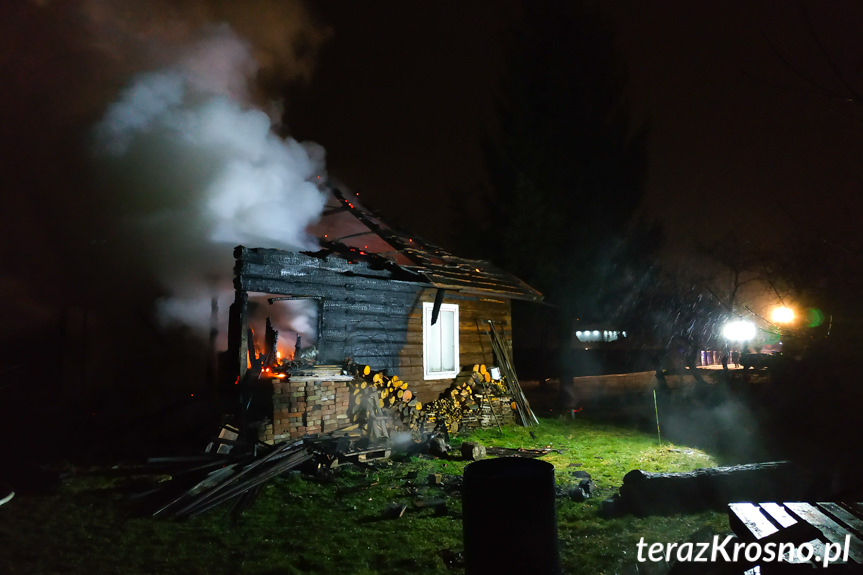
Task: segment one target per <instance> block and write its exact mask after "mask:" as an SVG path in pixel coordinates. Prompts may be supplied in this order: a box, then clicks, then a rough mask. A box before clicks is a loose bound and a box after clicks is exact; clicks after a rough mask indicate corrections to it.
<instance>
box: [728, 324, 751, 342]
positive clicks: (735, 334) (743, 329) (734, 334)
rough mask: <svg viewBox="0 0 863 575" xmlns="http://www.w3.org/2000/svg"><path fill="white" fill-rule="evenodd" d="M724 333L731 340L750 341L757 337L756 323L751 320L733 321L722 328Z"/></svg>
mask: <svg viewBox="0 0 863 575" xmlns="http://www.w3.org/2000/svg"><path fill="white" fill-rule="evenodd" d="M722 335H724V336H725V339H730V340H731V341H749V340H750V339H752V338H753V337H755V324H753V323H752V322H751V321H742V320H741V321H732V322H729V323H726V324H725V326H724V327H723V328H722Z"/></svg>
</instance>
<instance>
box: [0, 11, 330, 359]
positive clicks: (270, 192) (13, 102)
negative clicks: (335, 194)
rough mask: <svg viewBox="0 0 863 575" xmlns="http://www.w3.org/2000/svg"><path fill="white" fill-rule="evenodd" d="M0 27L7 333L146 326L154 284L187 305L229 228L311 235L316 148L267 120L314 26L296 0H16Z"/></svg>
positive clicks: (310, 66)
mask: <svg viewBox="0 0 863 575" xmlns="http://www.w3.org/2000/svg"><path fill="white" fill-rule="evenodd" d="M0 32H2V33H0V48H2V50H0V52H2V53H3V54H4V55H6V56H8V57H5V58H0V72H2V76H3V79H4V90H3V91H2V93H0V102H2V105H0V120H2V121H0V125H2V126H3V129H2V133H3V136H2V138H3V142H4V144H5V146H4V150H5V151H4V154H3V155H2V157H0V171H2V173H3V174H4V176H5V180H4V181H5V182H6V184H5V190H6V192H7V193H6V194H5V195H4V201H5V203H4V209H3V210H0V223H2V225H0V234H2V235H3V239H4V241H3V242H2V245H3V246H4V248H3V250H2V253H0V257H2V260H3V266H2V269H0V294H2V295H3V296H4V298H3V302H2V303H0V312H2V314H0V315H3V316H4V318H7V321H6V322H5V323H4V326H3V328H2V330H0V331H2V336H3V338H4V339H13V340H14V339H20V338H21V337H22V335H26V336H28V337H29V336H34V337H35V336H36V335H37V334H40V333H42V334H44V333H45V332H46V330H48V331H52V332H53V331H57V330H59V331H60V332H62V333H65V334H66V336H67V337H69V338H73V339H74V338H80V337H84V336H82V335H80V334H82V333H84V332H86V333H87V334H88V335H87V337H91V335H92V334H93V333H96V332H99V333H103V332H105V333H108V332H110V329H109V328H108V327H107V326H105V325H102V324H101V323H99V322H103V321H108V320H113V322H114V323H115V324H119V326H120V329H124V330H129V329H132V327H133V324H134V327H135V329H138V330H139V331H140V330H142V329H143V330H149V331H152V330H151V328H150V319H149V318H148V317H145V316H146V315H147V313H146V312H145V311H144V309H145V305H146V302H147V301H152V300H153V299H154V297H156V296H159V295H170V296H173V297H174V299H172V300H167V299H166V300H163V302H162V305H161V307H162V308H163V311H168V312H170V313H169V315H170V316H172V317H174V318H177V319H179V318H181V317H182V318H183V320H182V321H183V323H188V322H189V321H192V319H194V318H197V319H196V321H198V323H200V321H201V320H200V318H202V317H205V316H206V317H207V318H209V315H210V298H211V297H212V296H213V295H215V294H216V293H218V292H220V291H221V290H222V289H223V288H224V287H225V286H228V285H229V280H230V276H231V271H232V269H231V268H232V260H231V248H232V244H234V245H235V244H237V243H244V244H247V245H261V246H271V247H289V246H299V247H307V246H308V245H309V244H308V243H307V242H308V241H307V239H306V238H305V237H304V235H303V234H302V233H301V228H302V226H303V224H302V223H301V222H302V221H303V220H306V221H309V220H311V219H313V218H314V217H315V216H314V214H315V212H316V211H317V210H318V206H319V199H318V198H317V197H316V194H315V193H313V190H312V186H310V185H309V182H308V181H307V180H312V181H313V180H315V179H316V176H317V175H319V174H320V173H321V170H322V166H323V151H322V150H320V149H319V148H317V147H316V146H314V145H306V144H300V143H298V142H295V141H293V140H290V139H285V138H281V139H280V138H279V137H277V136H276V135H275V134H279V135H281V136H284V135H285V134H287V133H288V129H287V127H286V126H282V125H281V124H280V122H281V116H282V113H281V110H282V108H283V106H282V104H281V102H280V101H279V98H280V96H281V95H282V94H283V93H285V92H286V90H287V88H288V87H289V86H290V85H291V84H294V83H303V82H306V81H308V80H309V79H310V78H311V75H312V71H313V70H314V66H315V61H316V59H317V53H318V50H319V48H320V46H322V45H323V42H324V41H325V40H326V39H327V37H328V36H329V31H328V30H327V28H325V27H323V26H320V25H319V24H318V23H317V22H315V21H314V19H313V18H312V17H311V16H310V13H309V11H308V10H307V9H306V7H305V5H304V3H303V2H302V1H301V0H244V1H243V2H236V1H234V0H188V1H186V0H184V1H183V2H175V1H173V0H123V1H122V2H120V1H117V0H81V1H77V0H51V1H49V2H45V1H41V0H30V1H27V0H22V1H20V2H11V3H2V4H0ZM94 159H95V162H94ZM94 168H95V169H94ZM264 212H266V214H267V216H268V217H266V218H264V217H261V216H262V213H264ZM290 222H294V223H293V224H291V223H290ZM179 297H182V298H184V299H186V300H188V302H189V303H190V307H187V306H185V305H183V304H182V303H181V301H180V299H177V298H179ZM199 298H200V301H199ZM192 302H194V305H191V304H192ZM121 307H122V309H123V310H126V312H127V313H125V314H121V313H119V312H120V311H121ZM220 307H221V308H224V306H220ZM195 308H200V310H201V311H195ZM147 309H152V308H151V307H147ZM204 310H205V311H204ZM82 316H84V317H87V318H89V319H88V321H89V322H90V324H93V325H92V326H91V327H90V328H89V330H84V329H83V328H81V326H80V325H79V324H80V323H81V322H80V321H76V318H80V317H82ZM69 318H71V319H69ZM97 323H99V327H98V328H97V327H95V325H96V324H97ZM207 323H209V320H208V321H207ZM221 325H226V324H225V322H224V321H223V322H222V323H221ZM113 329H116V328H113ZM90 347H91V348H92V347H93V346H92V345H91V346H90Z"/></svg>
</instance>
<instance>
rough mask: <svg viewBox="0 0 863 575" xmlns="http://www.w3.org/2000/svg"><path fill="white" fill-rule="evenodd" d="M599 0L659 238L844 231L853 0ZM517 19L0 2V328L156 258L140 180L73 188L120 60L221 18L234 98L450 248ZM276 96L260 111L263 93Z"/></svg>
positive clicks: (148, 57) (862, 84) (853, 126)
mask: <svg viewBox="0 0 863 575" xmlns="http://www.w3.org/2000/svg"><path fill="white" fill-rule="evenodd" d="M600 6H601V11H602V12H603V13H605V14H606V16H607V17H608V19H609V20H610V22H611V24H612V29H613V30H614V32H615V34H616V43H617V45H618V47H619V49H620V54H621V58H622V61H623V62H624V64H625V66H626V69H627V72H628V75H629V79H630V80H629V87H628V96H629V99H630V101H631V104H632V112H633V116H634V119H635V120H636V123H638V124H642V123H644V124H647V125H648V126H649V129H650V139H649V149H648V153H649V171H648V179H647V181H646V200H645V203H644V206H643V207H644V209H645V211H646V213H648V214H649V215H650V216H652V217H657V218H660V220H661V221H662V222H663V223H664V225H665V228H666V232H667V234H668V236H669V239H670V240H671V241H672V245H674V246H686V245H688V244H689V242H690V241H691V240H693V239H700V240H705V239H709V238H710V237H711V236H713V237H720V236H722V235H724V234H726V233H733V234H735V235H739V236H741V237H745V238H748V239H751V240H752V241H754V242H756V243H781V242H784V241H787V240H788V238H790V237H793V235H794V234H796V235H798V236H799V235H801V234H810V233H811V234H822V233H829V234H830V235H831V239H834V240H835V239H838V240H841V241H844V242H859V239H860V238H859V237H858V235H859V230H860V226H859V224H858V222H859V221H860V219H861V215H863V214H861V211H863V204H861V202H860V199H859V196H860V186H861V182H863V162H861V156H863V154H861V152H863V129H861V128H863V123H861V118H863V101H860V100H858V101H856V102H854V101H852V100H851V99H850V98H849V94H850V93H849V91H848V89H847V87H846V86H844V85H843V82H842V80H841V79H840V77H839V76H838V75H837V73H836V71H838V72H839V73H841V74H842V75H843V76H844V77H845V78H846V79H847V81H848V82H849V83H850V86H851V88H852V89H855V90H858V91H863V80H860V78H861V74H863V36H861V35H860V34H859V30H861V29H863V5H861V4H860V3H857V2H850V1H844V2H831V3H829V4H826V3H814V2H801V3H797V2H785V1H781V2H780V1H766V0H756V1H750V0H746V1H742V0H741V1H732V2H708V3H704V2H689V1H683V0H674V1H663V2H650V3H646V2H640V1H636V0H615V1H609V2H602V3H600ZM517 18H518V10H517V3H516V2H504V1H501V2H497V1H495V2H490V1H486V2H471V3H465V2H454V1H443V2H441V1H438V2H410V3H406V2H394V1H390V2H380V1H377V2H362V3H359V2H335V1H324V2H310V3H308V4H307V5H306V4H302V3H299V2H266V1H259V2H251V3H244V4H243V9H240V8H238V7H237V3H231V2H217V1H212V2H204V1H197V2H187V3H182V5H181V6H175V5H174V3H172V2H110V1H106V0H88V1H83V2H63V1H50V0H39V1H17V2H14V3H12V2H8V3H4V4H3V7H2V8H0V56H1V57H0V67H2V70H0V72H2V77H3V83H4V89H3V91H2V94H0V130H2V131H0V134H2V136H0V137H2V143H3V150H4V152H3V154H2V159H0V162H2V166H3V173H4V183H3V199H4V206H3V209H2V212H0V213H2V217H0V227H2V230H3V231H2V233H3V239H2V242H3V243H2V245H3V251H2V262H3V263H2V269H0V289H2V292H0V293H2V301H3V303H2V304H0V311H2V314H3V316H4V318H7V320H6V326H5V331H6V332H7V333H14V332H15V330H16V329H17V330H25V331H26V330H30V329H32V327H33V326H34V325H39V324H40V322H44V321H49V320H50V319H51V317H52V315H51V307H52V305H50V303H49V302H55V303H56V302H66V301H72V300H74V299H75V298H77V297H79V296H80V294H81V293H92V290H91V291H90V292H88V291H87V290H88V289H90V288H92V287H93V286H92V285H90V284H88V285H87V286H86V288H87V289H81V287H82V282H81V278H82V277H88V278H91V279H92V278H94V277H98V278H104V281H103V280H100V281H99V282H96V281H94V282H93V284H96V283H100V284H101V285H103V286H104V285H105V284H106V283H107V284H108V285H109V287H108V288H105V289H103V290H102V291H101V292H99V293H102V292H104V291H111V289H112V287H111V286H112V282H115V283H114V284H113V288H114V289H125V288H126V284H125V283H124V281H127V279H128V278H138V275H137V274H140V272H141V270H140V269H138V268H143V267H146V266H147V265H149V264H148V263H147V262H148V261H149V260H152V261H159V258H158V257H153V258H148V257H147V255H146V254H142V252H144V251H147V250H148V249H149V248H148V246H147V243H146V242H141V241H138V240H139V239H140V238H139V237H135V238H130V237H126V236H127V234H126V231H127V228H126V227H124V226H126V225H127V224H128V225H129V226H134V225H135V210H136V209H137V208H138V207H139V206H141V205H144V206H145V208H146V205H147V202H146V201H144V202H142V201H141V198H140V197H127V196H125V195H124V194H126V193H137V192H133V191H134V190H147V189H149V188H147V186H144V185H134V186H126V184H127V183H128V182H123V185H122V186H121V185H120V184H119V183H117V184H116V185H115V187H114V188H111V187H110V186H108V189H113V190H114V192H112V193H111V195H110V196H109V197H106V196H105V195H104V193H103V192H101V191H100V192H96V191H94V190H96V189H104V188H105V178H106V176H105V173H104V171H100V169H94V167H93V131H94V129H95V126H97V125H98V124H99V122H100V120H102V119H103V118H104V117H105V114H106V112H107V111H108V109H109V106H110V104H111V103H112V102H116V101H118V99H119V98H120V94H121V93H122V91H123V90H124V88H125V87H128V86H129V85H130V83H131V82H133V81H134V79H135V78H137V77H138V76H136V74H139V73H141V72H147V71H153V70H159V69H162V68H163V67H164V66H169V65H171V63H172V62H174V61H175V59H176V58H177V57H178V56H179V55H180V54H183V53H185V51H186V50H187V48H188V46H189V45H191V44H193V42H194V41H196V39H199V38H200V37H201V36H202V35H203V32H202V30H204V29H206V28H207V26H211V25H214V24H218V23H220V22H227V23H229V24H230V26H231V28H232V29H233V30H234V31H235V32H236V34H237V36H238V37H240V38H245V39H246V40H247V41H248V43H249V44H250V45H251V53H252V54H253V56H254V58H255V59H256V60H257V63H258V66H259V68H258V74H257V79H258V82H257V83H256V84H254V85H253V86H252V87H251V88H250V90H249V93H248V94H246V95H245V99H244V100H243V103H244V104H248V105H251V106H257V107H258V108H260V109H262V110H264V111H265V112H266V113H268V114H269V116H270V117H271V118H284V119H286V125H284V126H279V125H276V126H275V127H274V129H276V130H278V131H280V132H281V133H283V134H284V133H287V134H290V135H291V136H292V137H294V138H296V139H297V140H300V141H303V142H307V141H312V142H316V143H318V144H320V146H322V147H323V149H324V150H325V152H326V172H327V173H328V174H329V177H330V178H332V179H333V180H336V181H338V182H340V183H341V184H343V185H344V186H345V187H347V188H348V189H350V190H352V191H354V192H358V193H360V194H361V198H362V200H363V201H364V202H365V203H366V204H367V205H369V206H371V207H373V208H376V209H377V210H378V211H380V212H381V213H382V214H383V215H384V216H385V217H388V218H389V219H391V220H392V221H393V222H394V223H396V224H400V225H402V226H403V227H405V228H407V229H410V230H413V231H416V232H417V233H418V234H420V235H421V236H425V237H426V238H427V239H429V240H432V241H435V242H437V243H441V244H443V245H445V246H453V245H457V243H458V242H457V234H458V233H459V232H458V230H457V229H453V227H452V225H451V223H450V221H451V220H452V218H453V215H454V214H453V207H452V206H453V198H456V199H462V200H464V201H463V202H462V205H465V206H467V205H469V202H467V201H466V198H469V197H475V195H476V190H477V189H480V188H482V187H483V186H485V184H486V182H487V178H486V170H485V165H484V161H483V157H482V153H481V148H480V138H481V137H482V135H483V134H489V133H490V134H492V135H493V134H494V133H495V129H496V124H495V114H494V103H495V98H496V97H497V92H498V85H499V84H498V81H499V78H500V72H501V71H502V70H503V68H504V66H505V60H504V57H503V45H504V37H505V33H506V31H507V30H508V29H509V28H510V26H511V25H512V23H513V22H514V21H517ZM827 54H829V55H830V57H829V58H828V57H827ZM833 67H835V69H836V71H834V69H833ZM285 95H287V96H288V98H287V99H285V100H284V101H283V102H282V103H281V104H280V105H281V106H282V108H280V109H281V110H283V112H284V113H283V114H280V112H279V108H276V107H274V105H273V103H272V102H273V100H274V99H276V98H279V97H284V96H285ZM842 96H844V97H842ZM277 123H278V122H277ZM160 161H165V158H161V159H160ZM176 168H179V171H182V167H172V168H168V169H169V170H171V169H176ZM113 174H114V175H116V171H115V172H113ZM126 176H127V177H128V174H126ZM138 183H139V184H140V182H138ZM100 186H102V188H100ZM121 189H122V191H121ZM130 190H133V191H130ZM171 202H172V203H171V204H170V205H171V207H176V206H177V205H180V204H183V200H182V199H180V200H177V198H172V200H171ZM153 213H156V212H155V211H154V212H153ZM190 227H191V226H190ZM163 237H167V238H170V237H173V236H170V235H165V236H163ZM177 238H178V241H181V239H182V236H177ZM855 245H859V244H855ZM112 246H116V247H112ZM229 251H230V249H229V248H227V252H226V253H228V255H229ZM105 254H109V255H105ZM100 258H101V259H100ZM227 261H228V263H227V264H226V265H227V266H229V265H230V259H228V260H227ZM219 265H221V263H220V264H219ZM88 266H89V267H88ZM112 270H113V271H114V272H115V273H114V275H113V276H112V275H111V273H110V272H111V271H112ZM153 275H154V276H156V275H157V274H156V273H155V272H153ZM124 278H126V279H125V280H124ZM118 286H119V287H118ZM96 291H99V290H96Z"/></svg>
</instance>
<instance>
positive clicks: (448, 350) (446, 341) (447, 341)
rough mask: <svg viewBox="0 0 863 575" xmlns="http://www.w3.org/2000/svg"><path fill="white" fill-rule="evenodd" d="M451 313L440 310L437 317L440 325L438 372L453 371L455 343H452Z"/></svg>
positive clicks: (452, 316)
mask: <svg viewBox="0 0 863 575" xmlns="http://www.w3.org/2000/svg"><path fill="white" fill-rule="evenodd" d="M454 316H455V314H454V313H453V312H452V311H444V310H441V312H440V317H438V320H437V321H438V324H440V332H441V337H440V365H441V369H440V371H452V370H454V369H455V342H454V341H453V334H454V331H453V327H454V326H453V318H454Z"/></svg>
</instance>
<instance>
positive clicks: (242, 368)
mask: <svg viewBox="0 0 863 575" xmlns="http://www.w3.org/2000/svg"><path fill="white" fill-rule="evenodd" d="M248 304H249V294H248V293H246V292H245V291H243V290H240V289H238V290H236V292H235V293H234V303H232V304H231V309H230V317H229V318H228V356H229V357H230V368H229V369H230V372H229V377H230V378H231V380H236V378H242V377H243V376H244V375H245V374H246V369H247V365H246V361H247V360H248V355H249V342H248V339H247V335H246V332H247V330H248V328H249V326H248V320H247V318H246V309H247V307H248Z"/></svg>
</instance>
